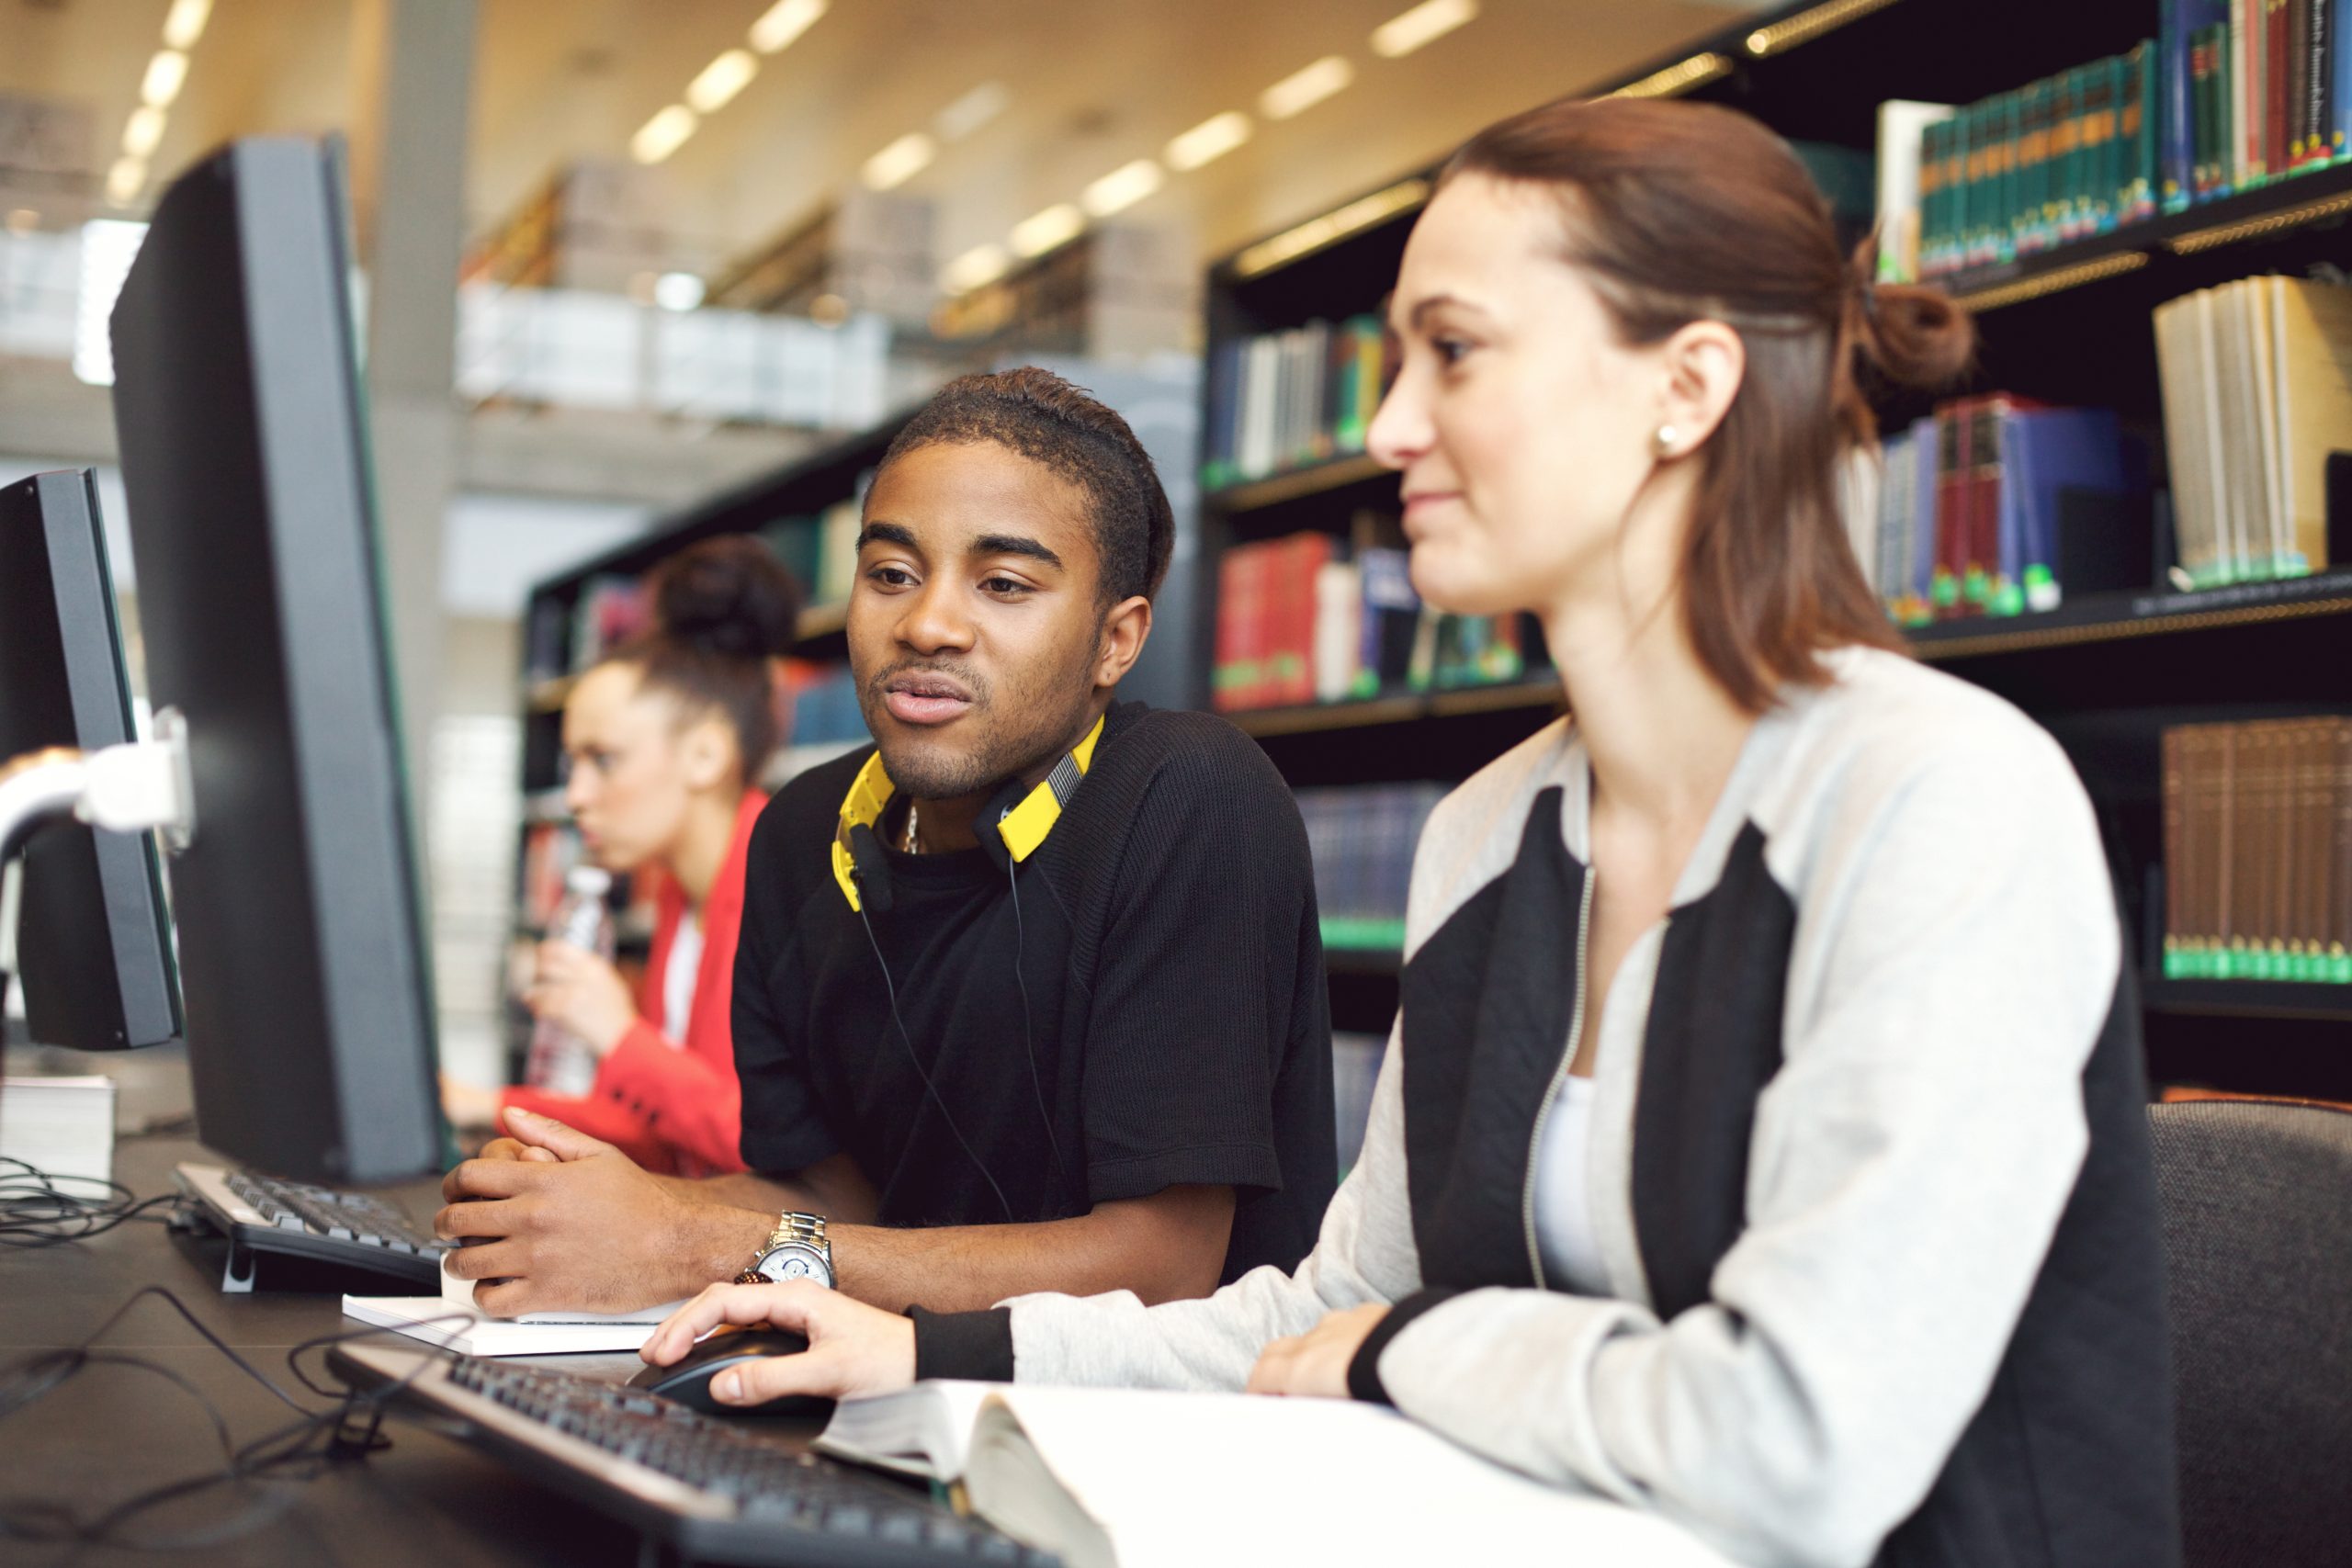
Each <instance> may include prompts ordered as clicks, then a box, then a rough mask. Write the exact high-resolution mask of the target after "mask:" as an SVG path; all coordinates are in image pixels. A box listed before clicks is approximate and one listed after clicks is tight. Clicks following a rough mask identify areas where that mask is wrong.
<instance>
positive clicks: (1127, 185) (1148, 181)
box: [1078, 158, 1168, 218]
mask: <svg viewBox="0 0 2352 1568" xmlns="http://www.w3.org/2000/svg"><path fill="white" fill-rule="evenodd" d="M1167 183H1168V176H1167V175H1163V174H1161V173H1160V172H1159V164H1155V163H1153V162H1152V161H1151V160H1150V159H1149V158H1137V159H1136V161H1135V162H1134V163H1132V164H1120V165H1119V166H1118V167H1117V168H1115V169H1114V170H1112V171H1111V172H1110V173H1109V174H1107V175H1103V177H1102V178H1101V179H1099V180H1096V181H1095V182H1094V183H1093V184H1092V185H1091V186H1087V187H1086V189H1085V190H1083V191H1081V192H1080V194H1079V197H1078V204H1079V205H1080V207H1083V208H1085V209H1086V210H1087V211H1089V212H1091V213H1092V214H1093V215H1094V216H1095V217H1097V218H1108V217H1110V216H1111V214H1113V213H1114V212H1124V211H1125V210H1126V209H1128V208H1130V207H1133V206H1134V205H1135V204H1136V202H1138V201H1141V200H1142V199H1143V198H1144V197H1148V196H1150V195H1152V194H1153V193H1154V192H1156V191H1158V190H1159V187H1160V186H1163V185H1166V184H1167Z"/></svg>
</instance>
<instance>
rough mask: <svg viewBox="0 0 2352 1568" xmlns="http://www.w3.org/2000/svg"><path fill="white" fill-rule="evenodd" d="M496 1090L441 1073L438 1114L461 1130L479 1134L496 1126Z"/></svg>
mask: <svg viewBox="0 0 2352 1568" xmlns="http://www.w3.org/2000/svg"><path fill="white" fill-rule="evenodd" d="M498 1100H499V1091H498V1090H497V1089H484V1088H482V1087H481V1085H480V1084H469V1083H467V1082H465V1081H464V1080H462V1079H459V1078H453V1077H450V1076H449V1075H448V1074H447V1073H443V1074H442V1075H441V1113H442V1114H443V1115H444V1116H447V1118H448V1119H449V1124H450V1125H451V1126H453V1127H456V1128H458V1129H459V1130H460V1131H462V1132H469V1133H479V1132H481V1130H483V1129H484V1128H494V1127H496V1126H497V1125H498Z"/></svg>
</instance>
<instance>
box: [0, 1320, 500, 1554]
mask: <svg viewBox="0 0 2352 1568" xmlns="http://www.w3.org/2000/svg"><path fill="white" fill-rule="evenodd" d="M149 1296H154V1297H157V1298H159V1299H161V1300H162V1301H164V1302H165V1303H168V1304H169V1305H170V1306H171V1307H172V1309H173V1310H174V1311H175V1312H177V1313H178V1314H180V1316H181V1317H182V1318H184V1319H186V1320H187V1324H188V1325H189V1326H190V1327H192V1328H194V1329H195V1330H196V1331H197V1332H198V1334H199V1335H201V1336H203V1337H204V1338H205V1339H206V1341H207V1342H209V1344H211V1345H212V1347H213V1348H215V1349H218V1350H219V1351H220V1353H221V1354H222V1355H224V1356H227V1357H228V1358H229V1359H230V1360H231V1361H232V1362H233V1363H234V1364H235V1365H236V1367H237V1368H238V1370H239V1371H243V1373H244V1374H245V1375H246V1376H247V1377H250V1378H252V1379H253V1380H254V1382H258V1383H260V1384H261V1385H262V1386H263V1387H264V1388H266V1389H267V1390H268V1391H269V1392H270V1393H272V1394H273V1395H275V1396H276V1397H277V1399H278V1400H279V1401H280V1402H281V1403H283V1404H286V1405H287V1406H288V1408H289V1409H291V1410H293V1411H294V1412H295V1414H296V1416H297V1419H295V1420H294V1421H291V1422H289V1423H288V1424H286V1425H285V1426H282V1427H276V1428H274V1429H272V1430H270V1431H268V1432H265V1433H264V1434H262V1435H261V1436H260V1437H258V1438H254V1439H253V1440H252V1441H250V1442H247V1443H245V1444H243V1446H236V1445H235V1444H234V1442H233V1439H232V1438H231V1436H230V1432H229V1427H228V1422H227V1420H226V1419H225V1418H224V1417H223V1416H221V1414H220V1407H219V1406H218V1405H216V1404H213V1403H212V1401H211V1400H209V1398H207V1397H206V1396H205V1395H204V1393H202V1392H201V1391H200V1390H198V1388H197V1387H196V1386H195V1385H194V1384H193V1383H191V1382H188V1381H187V1379H186V1378H185V1377H183V1376H182V1375H181V1374H180V1373H178V1372H177V1371H174V1370H173V1369H172V1368H170V1367H167V1366H164V1364H162V1363H161V1362H157V1361H153V1360H150V1359H147V1358H145V1357H143V1356H136V1355H131V1354H129V1353H127V1352H123V1351H117V1350H106V1349H101V1348H96V1341H97V1339H98V1338H99V1337H101V1336H103V1335H104V1334H106V1333H107V1330H109V1329H111V1328H112V1327H113V1326H114V1325H116V1324H117V1323H118V1322H119V1321H120V1320H121V1319H122V1317H123V1316H124V1314H127V1313H129V1312H130V1309H131V1308H132V1307H133V1306H136V1305H137V1304H138V1303H140V1302H141V1300H143V1299H144V1298H146V1297H149ZM468 1315H469V1314H465V1313H462V1312H457V1311H452V1312H450V1313H449V1314H447V1315H446V1318H444V1317H435V1318H429V1319H425V1320H423V1321H424V1322H427V1323H439V1322H443V1321H448V1322H457V1321H459V1320H462V1319H464V1318H465V1317H467V1316H468ZM392 1332H395V1331H394V1330H391V1329H386V1328H376V1327H369V1328H360V1329H352V1330H344V1331H340V1332H337V1333H334V1334H327V1335H321V1336H319V1337H315V1338H311V1339H307V1340H304V1341H303V1342H302V1343H301V1344H300V1345H297V1346H295V1347H293V1348H291V1349H289V1350H288V1351H287V1352H286V1364H287V1367H288V1370H289V1371H292V1373H293V1374H294V1376H295V1379H296V1380H297V1381H298V1382H300V1383H301V1384H302V1386H303V1387H304V1388H306V1389H308V1390H310V1391H311V1393H316V1394H318V1395H320V1396H322V1397H323V1398H329V1399H335V1400H336V1401H337V1403H336V1404H334V1405H332V1406H330V1407H328V1408H326V1409H323V1410H313V1409H311V1408H309V1407H308V1406H306V1405H304V1404H301V1403H300V1401H298V1400H296V1399H295V1398H294V1397H293V1396H292V1395H291V1394H289V1393H287V1392H286V1391H285V1390H284V1389H282V1388H280V1387H279V1386H278V1385H277V1383H276V1382H272V1381H271V1380H270V1379H269V1378H268V1377H266V1376H265V1375H264V1374H263V1373H262V1372H261V1371H259V1370H258V1369H256V1368H255V1367H254V1366H253V1365H252V1364H251V1363H249V1362H248V1361H246V1360H245V1359H244V1358H243V1357H242V1356H240V1355H238V1354H237V1352H236V1351H235V1350H233V1349H232V1348H230V1347H229V1346H228V1345H227V1344H225V1343H224V1342H223V1341H222V1340H221V1339H220V1337H218V1336H217V1335H215V1334H214V1333H213V1332H212V1331H211V1330H210V1329H209V1328H207V1327H206V1326H205V1325H203V1324H202V1323H201V1322H199V1321H198V1319H197V1317H196V1315H195V1314H193V1313H192V1312H190V1311H189V1310H188V1308H187V1304H186V1303H183V1302H182V1301H181V1300H180V1299H179V1298H178V1297H177V1296H175V1295H174V1294H173V1293H172V1292H170V1291H168V1290H165V1289H164V1287H162V1286H160V1285H148V1286H145V1287H142V1288H141V1290H139V1291H137V1292H133V1293H132V1295H131V1296H130V1299H129V1300H127V1301H125V1302H124V1303H122V1305H121V1306H119V1307H118V1308H116V1309H115V1311H114V1312H113V1313H112V1314H108V1316H107V1319H106V1321H105V1322H103V1323H101V1324H100V1325H98V1326H97V1327H96V1329H95V1330H93V1331H92V1332H91V1334H90V1335H89V1336H88V1337H86V1338H85V1339H84V1340H83V1341H82V1343H81V1344H80V1345H78V1346H75V1347H74V1348H71V1349H66V1350H44V1351H40V1352H39V1353H37V1354H35V1355H33V1356H30V1357H28V1358H26V1359H25V1360H24V1361H23V1362H21V1363H19V1364H18V1365H17V1367H15V1368H12V1369H9V1370H7V1371H5V1372H0V1420H5V1419H6V1418H7V1417H8V1416H12V1415H14V1414H16V1413H17V1411H19V1410H22V1409H23V1408H25V1406H27V1405H28V1404H32V1403H33V1402H34V1401H36V1400H39V1399H41V1398H43V1397H45V1396H47V1395H48V1394H50V1393H53V1392H55V1391H56V1390H57V1389H58V1388H59V1387H60V1386H61V1385H62V1384H63V1383H64V1382H67V1381H68V1380H69V1379H71V1378H72V1377H73V1376H74V1374H75V1373H77V1372H79V1371H82V1370H83V1369H84V1368H85V1367H89V1366H94V1365H107V1366H122V1367H128V1368H130V1369H133V1370H135V1371H146V1372H152V1373H153V1374H154V1375H156V1376H158V1377H161V1378H164V1379H165V1380H166V1381H168V1382H171V1383H173V1384H174V1385H175V1386H176V1387H177V1388H179V1389H180V1390H181V1391H182V1392H183V1393H187V1396H188V1397H189V1398H190V1399H192V1400H194V1401H195V1402H196V1403H197V1404H198V1406H199V1407H201V1408H202V1409H203V1411H204V1413H205V1415H206V1416H207V1417H208V1418H209V1420H210V1421H211V1423H212V1427H213V1432H214V1436H215V1438H216V1439H217V1440H218V1441H219V1443H220V1450H221V1465H220V1469H218V1470H212V1471H205V1472H199V1473H198V1474H195V1475H189V1476H181V1477H177V1478H175V1479H174V1480H171V1481H167V1482H164V1483H160V1484H158V1485H155V1486H152V1487H150V1488H148V1489H147V1490H145V1491H143V1492H139V1493H136V1494H133V1495H131V1496H130V1497H127V1498H124V1499H122V1500H121V1501H120V1502H118V1503H115V1504H112V1505H110V1506H107V1508H106V1509H105V1510H104V1511H103V1512H101V1513H100V1514H98V1515H97V1516H96V1517H94V1518H89V1519H80V1518H76V1517H74V1515H73V1514H72V1513H71V1512H70V1511H68V1510H67V1509H66V1508H64V1507H63V1506H62V1505H59V1504H56V1503H53V1502H44V1501H40V1500H29V1501H28V1502H26V1503H24V1504H21V1505H12V1506H5V1507H0V1540H24V1541H46V1542H60V1541H71V1542H74V1543H76V1544H78V1545H81V1546H96V1545H109V1544H111V1545H115V1546H119V1547H127V1548H130V1549H131V1550H134V1551H185V1550H190V1549H195V1548H201V1547H208V1546H215V1545H218V1544H220V1543H221V1542H222V1541H226V1540H234V1539H236V1538H237V1537H239V1536H242V1535H245V1534H249V1533H250V1532H252V1531H253V1530H254V1529H259V1528H260V1527H262V1526H263V1525H265V1524H267V1523H269V1522H270V1521H271V1520H273V1519H276V1518H277V1517H279V1516H280V1515H282V1514H283V1513H285V1511H286V1510H287V1509H288V1507H289V1506H292V1503H293V1500H294V1492H293V1488H292V1487H291V1486H288V1485H284V1484H277V1485H272V1486H268V1487H267V1489H266V1490H257V1495H255V1496H254V1497H253V1498H252V1499H251V1500H250V1501H249V1502H248V1503H247V1504H246V1506H244V1507H243V1509H241V1510H240V1511H238V1512H235V1513H232V1514H230V1515H229V1516H227V1517H224V1518H220V1519H215V1520H212V1521H209V1523H206V1524H204V1525H201V1526H198V1527H197V1528H196V1529H190V1530H185V1531H181V1532H178V1533H175V1534H170V1535H151V1536H134V1535H130V1534H127V1533H125V1532H124V1529H123V1527H124V1526H125V1525H126V1524H128V1523H129V1522H130V1521H131V1520H133V1519H135V1518H137V1517H140V1516H141V1515H142V1514H145V1513H147V1512H149V1511H151V1510H153V1509H154V1508H156V1507H159V1506H163V1505H164V1504H166V1503H170V1502H174V1501H176V1500H178V1499H180V1498H184V1497H190V1496H195V1495H199V1494H201V1493H204V1492H207V1491H209V1490H211V1489H213V1488H215V1487H219V1486H223V1485H232V1484H243V1485H251V1486H254V1487H255V1488H256V1489H260V1488H263V1487H264V1486H265V1485H266V1483H285V1482H302V1481H309V1480H313V1479H315V1478H316V1477H318V1476H320V1475H322V1474H324V1473H326V1472H328V1471H329V1470H331V1469H333V1468H334V1467H335V1466H336V1465H338V1464H341V1463H345V1462H347V1461H351V1460H354V1459H356V1458H359V1457H362V1456H364V1455H365V1454H367V1453H368V1452H371V1451H373V1450H376V1449H378V1448H380V1447H382V1446H383V1445H382V1442H381V1440H380V1438H379V1433H378V1428H379V1427H380V1425H381V1423H382V1420H383V1412H384V1407H385V1405H386V1404H388V1403H390V1400H391V1399H392V1398H393V1397H394V1396H396V1395H398V1394H400V1393H402V1392H404V1391H405V1390H406V1389H407V1387H408V1385H409V1384H410V1383H411V1382H413V1381H414V1379H415V1378H416V1377H417V1376H419V1375H420V1374H421V1373H423V1372H424V1370H425V1369H426V1368H427V1367H429V1366H431V1365H432V1364H433V1362H434V1359H435V1358H434V1357H431V1356H425V1357H421V1358H419V1359H418V1361H417V1363H416V1366H415V1367H414V1368H413V1369H412V1370H411V1371H409V1372H408V1373H406V1374H405V1375H403V1376H402V1377H401V1378H399V1379H397V1380H395V1381H394V1382H390V1383H388V1384H386V1385H385V1386H384V1387H382V1388H379V1389H377V1390H374V1391H372V1392H370V1393H360V1392H359V1391H357V1390H356V1389H344V1390H336V1389H333V1388H328V1387H324V1386H322V1385H321V1384H319V1383H317V1382H313V1381H312V1380H311V1377H310V1375H309V1374H308V1373H307V1372H305V1371H303V1370H302V1367H301V1362H300V1357H301V1356H302V1355H303V1354H304V1353H305V1352H307V1351H311V1350H315V1349H318V1348H322V1347H323V1346H328V1345H334V1344H341V1343H343V1342H345V1341H346V1340H353V1339H365V1338H369V1337H376V1336H380V1335H384V1334H389V1333H392ZM443 1354H444V1356H445V1357H446V1356H447V1351H444V1352H443ZM363 1417H364V1419H365V1421H366V1426H365V1427H364V1429H361V1430H358V1431H357V1432H356V1435H355V1429H354V1422H355V1420H356V1419H360V1418H363Z"/></svg>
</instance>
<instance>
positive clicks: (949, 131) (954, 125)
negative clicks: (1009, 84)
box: [931, 82, 1012, 141]
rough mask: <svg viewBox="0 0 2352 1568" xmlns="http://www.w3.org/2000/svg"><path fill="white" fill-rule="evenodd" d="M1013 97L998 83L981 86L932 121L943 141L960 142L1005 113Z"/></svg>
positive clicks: (933, 127)
mask: <svg viewBox="0 0 2352 1568" xmlns="http://www.w3.org/2000/svg"><path fill="white" fill-rule="evenodd" d="M1011 103H1012V94H1011V93H1010V92H1007V91H1006V90H1005V85H1004V84H1003V83H1001V82H983V83H981V84H980V85H978V86H977V87H975V88H973V89H972V90H971V91H970V92H968V93H967V94H965V95H964V96H962V97H960V98H958V99H956V101H955V102H954V103H952V104H950V105H948V106H947V107H945V108H944V109H941V110H940V111H939V112H938V113H937V114H936V115H933V117H932V121H931V128H932V129H933V130H936V131H937V132H939V139H940V140H941V141H963V140H964V138H966V137H967V136H969V135H971V134H972V133H973V132H974V131H976V130H979V129H980V127H982V126H984V125H986V124H988V122H989V121H990V120H992V119H994V118H996V117H997V116H999V115H1001V114H1002V113H1003V112H1004V111H1005V107H1006V106H1007V105H1009V104H1011Z"/></svg>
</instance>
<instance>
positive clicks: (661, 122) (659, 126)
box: [628, 104, 702, 164]
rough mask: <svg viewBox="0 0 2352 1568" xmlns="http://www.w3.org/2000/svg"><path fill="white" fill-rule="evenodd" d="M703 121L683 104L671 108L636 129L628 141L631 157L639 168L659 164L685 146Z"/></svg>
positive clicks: (673, 105)
mask: <svg viewBox="0 0 2352 1568" xmlns="http://www.w3.org/2000/svg"><path fill="white" fill-rule="evenodd" d="M701 123H702V121H701V120H699V119H697V118H695V111H694V110H692V109H690V108H688V107H686V106H685V105H684V104H672V105H671V106H670V107H668V108H666V109H663V110H662V112H661V113H660V114H657V115H655V116H654V117H653V118H651V119H649V120H647V121H646V122H645V123H644V124H643V125H640V126H639V127H638V128H637V134H636V135H635V136H632V137H630V138H629V139H628V155H629V156H630V157H632V158H634V159H636V160H637V161H638V162H639V163H640V164H658V163H660V162H661V161H662V159H664V158H666V157H668V156H669V155H670V154H671V153H673V152H676V151H677V150H678V149H679V148H680V147H682V146H684V145H685V141H686V138H687V137H689V136H692V135H693V134H694V133H695V126H697V125H700V124H701Z"/></svg>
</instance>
